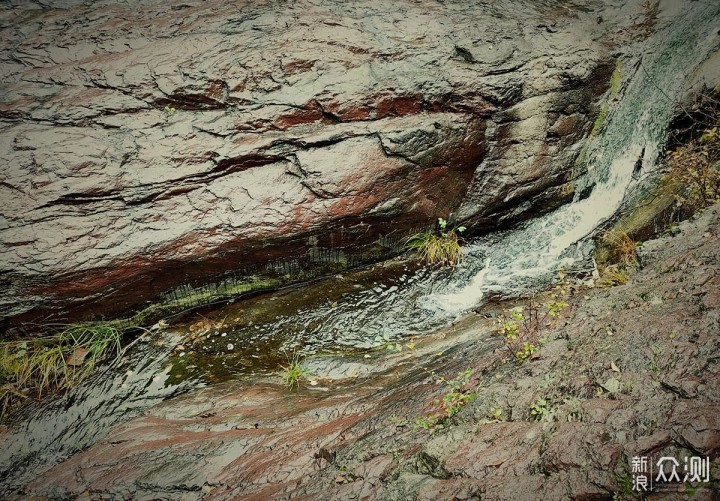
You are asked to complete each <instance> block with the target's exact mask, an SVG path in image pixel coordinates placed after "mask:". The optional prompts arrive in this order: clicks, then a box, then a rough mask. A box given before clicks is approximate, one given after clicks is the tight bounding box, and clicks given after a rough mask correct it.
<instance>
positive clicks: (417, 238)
mask: <svg viewBox="0 0 720 501" xmlns="http://www.w3.org/2000/svg"><path fill="white" fill-rule="evenodd" d="M438 225H439V226H440V231H439V232H437V233H436V232H425V233H418V234H416V235H413V236H412V237H410V239H409V240H408V243H407V248H408V249H412V250H414V251H415V252H416V253H417V256H418V259H420V260H421V261H424V262H425V263H427V264H441V265H450V266H455V265H456V264H458V263H459V262H460V260H461V259H462V249H461V248H460V238H459V236H458V234H459V233H462V232H463V231H465V227H464V226H460V227H459V228H452V229H450V230H448V231H446V228H447V221H445V220H444V219H443V218H438Z"/></svg>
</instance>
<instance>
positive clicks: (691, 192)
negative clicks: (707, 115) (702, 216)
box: [667, 111, 720, 212]
mask: <svg viewBox="0 0 720 501" xmlns="http://www.w3.org/2000/svg"><path fill="white" fill-rule="evenodd" d="M714 120H715V125H714V126H713V127H710V128H708V129H705V130H704V132H703V134H702V135H701V136H700V138H698V139H694V140H691V141H689V142H688V143H687V144H685V145H683V146H680V147H678V148H676V149H675V150H674V151H670V152H668V155H667V164H668V167H669V169H670V174H669V175H670V178H671V179H673V180H675V181H677V184H678V186H681V187H683V191H682V192H681V193H678V194H677V195H675V198H676V199H677V201H678V203H679V204H681V205H684V206H686V207H687V208H688V209H689V210H690V211H692V212H695V211H697V210H699V209H702V208H704V207H708V206H710V205H712V204H714V203H715V202H717V201H720V164H719V162H720V111H719V112H717V116H715V117H714Z"/></svg>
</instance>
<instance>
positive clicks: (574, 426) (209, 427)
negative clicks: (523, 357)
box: [5, 206, 720, 500]
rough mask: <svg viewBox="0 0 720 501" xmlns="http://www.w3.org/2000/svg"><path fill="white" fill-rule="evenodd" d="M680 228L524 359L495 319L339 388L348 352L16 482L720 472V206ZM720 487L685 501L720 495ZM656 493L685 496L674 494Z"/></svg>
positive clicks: (157, 494)
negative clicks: (446, 408) (538, 407)
mask: <svg viewBox="0 0 720 501" xmlns="http://www.w3.org/2000/svg"><path fill="white" fill-rule="evenodd" d="M674 232H675V235H674V236H673V235H668V236H665V237H661V238H659V239H657V240H652V241H649V242H646V243H645V244H644V245H643V246H642V252H641V258H642V266H643V267H642V269H641V270H640V271H638V272H637V273H635V274H634V275H633V276H632V277H631V278H630V280H629V282H628V283H627V284H626V285H622V286H618V287H614V288H610V289H601V288H597V289H586V290H582V291H580V292H579V293H578V294H577V295H576V296H574V297H573V298H572V299H571V301H570V302H571V306H570V308H568V309H566V310H565V312H564V315H563V317H562V319H561V321H560V322H559V323H558V324H557V325H556V326H554V327H552V328H549V330H548V331H547V332H546V333H545V334H546V336H547V338H548V343H547V344H545V345H544V346H543V347H542V349H541V350H540V352H539V355H540V356H539V357H538V358H535V359H532V360H529V361H527V362H526V363H525V364H523V365H521V366H515V365H514V364H504V365H502V364H499V363H498V362H499V360H500V358H502V357H504V356H506V354H505V351H504V348H503V347H502V346H501V341H500V339H499V338H497V337H496V336H493V335H492V334H491V331H492V329H493V320H492V319H489V318H484V316H483V315H473V316H471V317H468V318H465V319H464V320H463V321H461V322H459V323H457V324H456V325H455V326H453V327H452V328H449V329H447V330H445V331H443V332H440V333H438V334H436V335H433V336H429V337H428V338H426V339H424V340H421V341H418V345H417V346H416V348H415V349H414V350H404V351H403V352H402V353H399V354H396V355H391V356H386V355H383V354H382V353H377V352H375V353H373V355H372V357H373V360H371V361H368V360H367V359H364V358H360V359H358V358H353V357H351V358H349V363H347V369H348V370H347V374H346V375H345V379H343V378H342V377H338V374H341V373H342V366H343V363H342V362H341V361H342V358H339V359H338V361H339V362H338V363H334V364H333V363H327V361H324V362H323V363H322V364H317V365H316V367H318V371H319V372H320V371H321V369H320V368H321V367H323V366H324V365H327V366H328V367H330V368H331V369H332V370H331V372H332V373H333V374H332V377H328V378H324V377H323V375H322V373H319V374H316V375H315V378H316V382H317V383H318V384H317V385H315V386H312V385H308V384H305V385H304V386H303V388H301V389H300V390H299V391H297V392H289V391H288V390H286V389H284V388H282V387H281V386H280V385H279V384H278V383H277V382H275V381H273V380H258V379H255V380H250V381H244V382H238V381H236V382H227V383H223V384H220V385H215V386H213V387H209V388H204V389H200V390H196V391H193V392H191V393H189V394H187V395H184V396H181V397H176V398H173V399H170V400H168V401H166V402H164V403H162V404H159V405H157V406H155V407H154V408H152V409H151V410H149V411H148V412H146V413H145V414H144V415H143V416H141V417H137V418H135V419H133V420H131V421H129V422H127V423H126V424H123V425H121V426H118V427H115V428H114V429H112V430H111V431H110V432H109V433H108V434H107V436H106V437H105V438H104V439H101V440H99V441H98V442H97V443H95V444H94V445H92V446H91V447H89V448H88V449H87V450H84V451H82V452H78V453H77V454H74V455H73V456H72V457H70V458H69V459H67V460H66V461H64V462H62V463H60V464H57V465H55V466H54V467H51V468H50V469H49V470H48V471H46V472H45V473H44V474H43V475H42V478H39V479H37V480H35V481H31V482H28V483H26V484H25V485H23V486H20V485H16V486H14V488H16V489H19V490H18V491H16V492H22V493H23V495H26V496H31V497H34V498H39V499H42V498H55V497H74V496H78V495H82V496H86V497H90V498H91V499H94V498H98V499H100V498H103V497H108V496H109V497H113V498H138V499H145V498H147V499H150V498H152V499H171V498H172V499H177V498H182V499H237V498H242V499H267V498H271V499H284V498H290V497H293V498H294V497H298V498H302V499H398V500H400V499H403V500H404V499H478V498H482V499H538V498H540V497H543V498H546V499H610V498H611V497H612V496H613V493H617V492H621V493H622V492H625V493H627V488H628V484H627V482H628V481H630V480H628V479H629V478H630V477H629V475H630V470H629V466H628V463H626V461H629V459H630V458H632V457H634V456H650V457H652V458H655V459H657V458H658V457H660V456H673V457H677V458H683V457H684V456H709V457H710V458H711V461H712V465H711V469H712V471H711V478H713V479H717V478H720V474H719V473H720V472H719V471H718V456H719V453H720V420H718V410H720V393H718V391H719V388H718V386H717V384H716V383H717V380H718V376H719V375H720V374H718V370H719V368H718V364H717V354H718V352H719V349H720V337H718V333H719V332H720V309H719V306H720V305H719V302H718V300H717V295H718V290H720V289H719V288H718V284H717V279H718V277H719V276H720V245H719V243H720V207H718V206H714V207H711V208H709V209H707V210H705V211H704V212H702V213H700V214H699V215H697V216H696V217H695V218H693V219H692V220H689V221H686V222H684V223H682V224H681V225H680V226H679V227H678V228H677V229H675V230H674ZM487 311H488V312H490V311H491V309H489V310H487ZM359 365H366V366H368V367H373V369H371V370H368V371H358V370H357V367H358V366H359ZM467 368H472V369H474V372H473V379H472V381H471V384H472V385H477V386H478V397H477V399H475V400H474V401H473V402H471V403H469V404H468V405H466V406H465V407H464V408H462V409H461V410H460V411H459V412H458V413H457V414H456V415H455V416H454V417H452V418H451V419H450V420H449V421H448V422H447V423H446V425H445V426H444V427H443V428H442V429H439V430H437V431H436V432H435V433H430V432H429V431H427V430H424V429H422V428H420V429H413V426H412V422H413V421H414V420H415V418H417V417H421V416H425V415H427V414H428V413H429V412H431V411H432V410H433V409H436V408H437V404H436V403H434V401H435V400H436V399H439V398H442V396H443V394H444V393H445V392H446V391H447V387H446V386H445V385H443V384H438V383H437V380H438V378H439V377H441V376H442V377H445V378H446V379H448V380H449V379H451V378H453V377H455V376H456V375H457V374H458V373H459V372H461V371H463V370H465V369H467ZM539 398H544V399H545V400H546V402H547V404H546V412H545V413H544V414H543V416H542V418H541V419H540V420H535V419H534V418H533V416H531V414H530V404H531V403H533V402H537V400H538V399H539ZM496 408H500V409H502V411H503V412H502V418H501V419H491V418H490V415H491V413H492V411H493V410H494V409H496ZM8 433H12V431H10V432H8ZM5 436H6V437H7V436H8V435H7V434H6V435H5ZM6 440H7V438H6ZM48 466H50V465H48ZM717 482H718V481H717V480H712V482H711V483H710V484H704V488H702V489H699V490H698V491H697V492H696V493H695V498H693V499H713V498H715V497H716V496H717V495H718V492H719V490H718V489H719V486H718V484H717ZM18 495H19V494H18ZM654 496H655V498H658V499H685V498H686V497H687V496H688V493H687V492H686V491H683V487H682V485H681V484H671V485H667V486H665V488H664V489H659V490H656V492H655V493H654Z"/></svg>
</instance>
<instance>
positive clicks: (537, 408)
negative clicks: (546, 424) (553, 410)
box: [530, 398, 550, 421]
mask: <svg viewBox="0 0 720 501" xmlns="http://www.w3.org/2000/svg"><path fill="white" fill-rule="evenodd" d="M549 411H550V409H549V408H548V403H547V400H545V399H544V398H538V399H537V400H536V401H535V402H533V403H532V404H530V417H532V418H533V419H534V420H535V421H542V419H543V418H545V417H547V416H548V415H549Z"/></svg>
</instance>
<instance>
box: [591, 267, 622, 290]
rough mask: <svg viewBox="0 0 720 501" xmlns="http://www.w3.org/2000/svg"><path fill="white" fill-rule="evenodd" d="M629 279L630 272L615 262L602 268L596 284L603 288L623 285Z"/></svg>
mask: <svg viewBox="0 0 720 501" xmlns="http://www.w3.org/2000/svg"><path fill="white" fill-rule="evenodd" d="M629 279H630V273H629V272H628V271H627V269H625V268H623V267H621V266H618V265H617V264H611V265H610V266H608V267H606V268H605V269H604V270H603V272H602V275H601V276H600V280H598V281H597V285H598V286H599V287H603V288H608V287H615V286H616V285H625V284H626V283H627V281H628V280H629Z"/></svg>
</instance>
